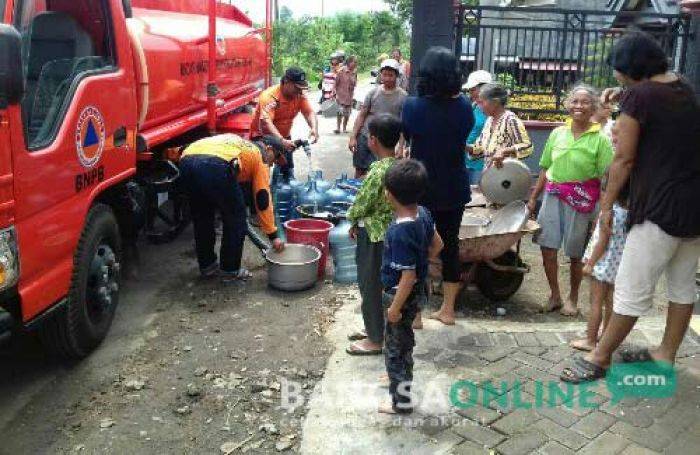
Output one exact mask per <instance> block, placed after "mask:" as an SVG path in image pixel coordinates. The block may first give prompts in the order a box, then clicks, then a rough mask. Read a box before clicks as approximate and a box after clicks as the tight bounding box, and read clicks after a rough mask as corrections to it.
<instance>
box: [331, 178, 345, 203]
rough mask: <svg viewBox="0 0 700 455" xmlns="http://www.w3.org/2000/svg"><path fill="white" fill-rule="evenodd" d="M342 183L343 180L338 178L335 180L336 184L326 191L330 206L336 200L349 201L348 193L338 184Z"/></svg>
mask: <svg viewBox="0 0 700 455" xmlns="http://www.w3.org/2000/svg"><path fill="white" fill-rule="evenodd" d="M340 183H341V180H340V179H338V180H336V181H335V185H333V187H332V188H331V189H330V190H328V191H326V197H327V198H328V206H329V207H330V206H331V205H333V204H334V203H336V202H347V201H348V193H347V192H345V191H344V190H343V189H342V188H339V187H338V185H339V184H340Z"/></svg>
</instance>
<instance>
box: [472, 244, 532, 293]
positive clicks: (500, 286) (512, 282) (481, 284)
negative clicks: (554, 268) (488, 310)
mask: <svg viewBox="0 0 700 455" xmlns="http://www.w3.org/2000/svg"><path fill="white" fill-rule="evenodd" d="M493 262H495V263H496V264H498V265H522V260H521V259H520V257H518V255H517V254H516V253H515V252H513V251H508V252H506V253H505V254H504V255H503V256H501V257H499V258H496V259H494V261H493ZM524 278H525V276H524V275H523V274H522V273H517V272H500V271H497V270H494V269H492V268H491V267H489V266H488V265H487V264H479V266H478V267H477V269H476V276H475V277H474V281H475V283H476V287H477V288H478V289H479V292H481V294H482V295H483V296H484V297H486V298H487V299H489V300H491V301H492V302H503V301H505V300H508V299H509V298H511V297H512V296H513V295H515V293H516V292H518V290H519V289H520V286H522V284H523V280H524Z"/></svg>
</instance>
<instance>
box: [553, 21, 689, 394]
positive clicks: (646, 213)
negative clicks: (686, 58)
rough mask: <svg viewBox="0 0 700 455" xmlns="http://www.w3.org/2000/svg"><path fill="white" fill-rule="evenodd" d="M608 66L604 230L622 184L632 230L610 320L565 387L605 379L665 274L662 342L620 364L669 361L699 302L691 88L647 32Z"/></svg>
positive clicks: (629, 40) (619, 47)
mask: <svg viewBox="0 0 700 455" xmlns="http://www.w3.org/2000/svg"><path fill="white" fill-rule="evenodd" d="M610 60H611V64H612V66H613V68H614V69H615V76H616V78H617V79H618V81H619V82H620V83H621V84H622V85H623V86H624V87H625V91H624V93H623V94H622V97H621V101H620V110H621V112H622V115H621V116H620V119H619V120H618V122H617V124H616V125H615V129H614V134H615V136H616V138H617V142H616V145H617V151H616V155H615V158H614V161H613V163H612V165H611V167H610V177H609V181H608V187H607V190H606V192H605V195H604V197H603V200H602V203H601V226H603V227H604V228H607V229H610V226H611V222H612V212H611V211H612V205H613V203H614V201H615V200H616V199H617V198H618V195H619V192H620V190H621V189H622V188H623V186H624V185H625V184H626V183H627V181H628V180H629V185H630V200H629V218H628V224H629V225H630V226H631V228H630V231H629V234H628V236H627V243H626V245H625V250H624V253H623V256H622V262H621V264H620V268H619V271H618V275H617V281H616V283H615V297H614V304H613V314H612V317H611V319H610V323H609V324H608V327H607V329H606V330H605V333H604V334H603V337H602V338H601V340H600V342H599V343H598V345H597V346H596V348H595V349H594V350H593V352H591V353H590V354H589V355H588V356H586V357H585V358H579V359H578V360H577V361H576V362H575V365H574V366H573V367H571V368H567V369H565V370H564V372H563V373H562V380H565V381H570V382H581V381H586V380H594V379H597V378H600V377H602V376H604V375H605V374H606V370H607V368H608V366H609V365H610V359H611V356H612V353H613V352H614V351H615V350H616V349H617V348H618V347H619V346H620V344H622V342H623V341H624V340H625V338H626V337H627V335H628V334H629V332H630V331H631V330H632V328H633V327H634V325H635V323H636V322H637V318H639V317H640V316H642V315H643V314H644V313H645V312H646V311H647V310H648V309H649V308H650V307H651V306H652V304H653V298H654V294H655V289H656V284H657V282H658V280H659V278H660V277H661V274H662V273H663V272H665V273H666V277H667V281H668V290H667V297H668V300H669V307H668V315H667V320H666V331H665V333H664V337H663V341H662V342H661V345H660V346H659V347H658V348H656V349H654V350H649V349H647V348H643V349H631V350H627V351H625V352H623V353H622V359H623V361H625V362H654V365H660V366H661V365H663V364H666V365H668V364H671V365H672V364H673V363H674V362H675V359H676V354H677V352H678V348H679V346H680V344H681V342H682V341H683V337H684V336H685V333H686V331H687V329H688V325H689V323H690V319H691V317H692V313H693V304H694V303H695V302H696V301H697V289H696V284H695V274H696V272H697V269H698V259H699V258H700V203H698V200H697V197H698V194H700V149H698V144H700V105H698V101H697V98H696V97H695V94H694V93H693V90H692V88H690V86H689V85H688V84H687V83H685V82H683V81H682V80H680V79H679V78H678V76H676V75H675V74H672V73H669V72H667V71H668V64H667V59H666V55H665V53H664V51H663V50H662V49H661V47H660V46H659V45H658V44H657V43H656V42H655V40H654V39H653V38H651V37H650V36H648V35H645V34H642V33H633V34H629V35H627V36H625V37H624V38H622V39H620V40H619V41H618V42H617V44H616V45H615V48H614V49H613V51H612V53H611V56H610Z"/></svg>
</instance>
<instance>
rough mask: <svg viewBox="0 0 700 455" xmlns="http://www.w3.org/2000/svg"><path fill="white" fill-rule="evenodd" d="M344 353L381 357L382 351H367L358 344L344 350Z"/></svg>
mask: <svg viewBox="0 0 700 455" xmlns="http://www.w3.org/2000/svg"><path fill="white" fill-rule="evenodd" d="M345 352H347V353H348V354H350V355H357V356H371V355H381V353H382V352H383V351H382V348H379V349H367V348H363V347H362V346H361V345H360V344H359V343H353V344H351V345H350V346H348V347H347V348H346V349H345Z"/></svg>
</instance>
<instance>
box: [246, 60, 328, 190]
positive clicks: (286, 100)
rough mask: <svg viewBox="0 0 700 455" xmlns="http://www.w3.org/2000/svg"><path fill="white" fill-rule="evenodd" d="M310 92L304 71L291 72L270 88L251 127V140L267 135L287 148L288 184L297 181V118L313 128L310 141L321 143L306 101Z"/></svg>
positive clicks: (283, 166)
mask: <svg viewBox="0 0 700 455" xmlns="http://www.w3.org/2000/svg"><path fill="white" fill-rule="evenodd" d="M308 88H309V81H308V80H307V79H306V73H304V71H303V70H301V69H300V68H289V69H288V70H287V71H286V72H285V73H284V77H283V78H282V82H281V83H280V85H276V86H274V87H270V88H268V89H267V90H265V91H264V92H262V93H261V94H260V100H259V101H258V107H257V108H256V109H255V114H253V122H252V124H251V126H250V137H251V138H253V139H257V138H258V137H261V136H263V135H272V136H274V137H276V138H278V139H279V140H280V141H281V142H282V144H283V145H284V148H285V153H284V157H283V159H282V160H280V161H281V162H280V163H279V164H280V171H281V173H282V178H283V179H284V181H285V182H289V180H290V179H291V178H293V177H294V160H293V157H292V153H293V152H294V149H296V145H295V144H294V142H292V140H291V137H290V134H291V131H292V124H293V123H294V119H295V118H296V116H297V115H298V114H299V113H301V114H302V115H303V116H304V118H305V119H306V123H308V124H309V128H311V133H310V134H309V140H310V142H311V143H312V144H315V143H316V142H317V141H318V120H317V118H316V114H315V113H314V110H313V109H312V108H311V104H309V100H308V99H306V96H305V95H304V91H305V90H307V89H308Z"/></svg>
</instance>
